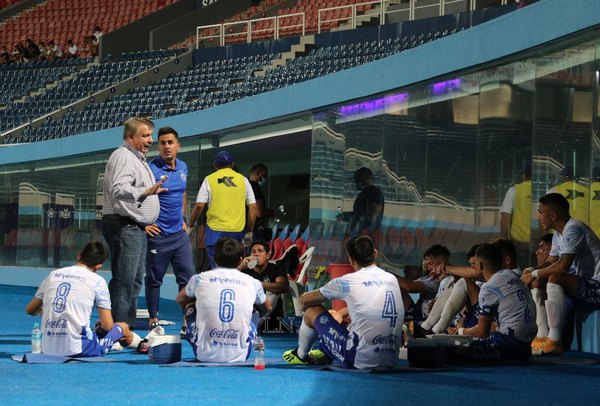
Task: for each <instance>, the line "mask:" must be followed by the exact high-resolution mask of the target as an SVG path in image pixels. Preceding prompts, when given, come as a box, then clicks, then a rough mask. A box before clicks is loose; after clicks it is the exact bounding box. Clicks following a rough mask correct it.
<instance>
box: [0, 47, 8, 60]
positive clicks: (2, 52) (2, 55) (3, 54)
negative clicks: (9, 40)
mask: <svg viewBox="0 0 600 406" xmlns="http://www.w3.org/2000/svg"><path fill="white" fill-rule="evenodd" d="M9 62H10V54H9V53H8V51H7V50H6V47H5V46H4V45H2V46H0V63H9Z"/></svg>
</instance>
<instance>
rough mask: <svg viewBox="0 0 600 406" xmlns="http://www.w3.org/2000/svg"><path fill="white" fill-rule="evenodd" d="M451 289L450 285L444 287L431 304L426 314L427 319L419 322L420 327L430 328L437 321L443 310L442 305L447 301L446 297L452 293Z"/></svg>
mask: <svg viewBox="0 0 600 406" xmlns="http://www.w3.org/2000/svg"><path fill="white" fill-rule="evenodd" d="M452 290H453V289H452V287H449V288H446V289H445V290H444V291H443V292H442V293H441V294H440V296H439V297H438V298H437V299H436V300H435V303H434V304H433V307H432V308H431V311H430V312H429V316H427V319H426V320H425V321H424V322H423V323H421V327H422V328H423V330H431V328H432V327H433V326H434V325H435V323H437V322H438V320H439V319H440V315H441V314H442V311H443V310H444V306H445V304H446V302H447V301H448V297H449V296H450V294H451V293H452Z"/></svg>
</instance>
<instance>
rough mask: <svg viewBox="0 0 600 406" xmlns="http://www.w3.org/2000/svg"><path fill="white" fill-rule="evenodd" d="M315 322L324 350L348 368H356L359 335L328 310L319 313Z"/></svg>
mask: <svg viewBox="0 0 600 406" xmlns="http://www.w3.org/2000/svg"><path fill="white" fill-rule="evenodd" d="M313 324H314V326H315V330H317V332H318V333H319V338H320V340H321V349H322V350H323V352H325V353H326V354H327V355H329V356H330V357H331V358H333V359H334V360H337V361H339V362H341V363H342V364H343V365H344V366H345V367H346V368H354V359H355V357H356V348H357V347H358V336H357V335H356V334H354V333H350V332H349V331H348V330H347V329H346V327H344V326H342V325H341V324H340V323H338V322H337V321H336V320H335V319H334V318H333V316H332V315H331V313H329V312H328V311H324V312H322V313H321V314H319V315H318V316H317V318H316V319H315V321H314V323H313Z"/></svg>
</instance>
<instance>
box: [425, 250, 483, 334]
mask: <svg viewBox="0 0 600 406" xmlns="http://www.w3.org/2000/svg"><path fill="white" fill-rule="evenodd" d="M477 247H479V244H477V245H474V246H472V247H471V248H469V251H468V252H467V258H468V261H469V267H458V266H450V265H447V266H441V267H439V268H438V269H439V270H440V271H441V272H444V273H447V274H451V275H455V277H457V278H459V279H458V280H457V281H456V282H455V283H454V287H453V288H452V290H451V291H450V294H449V296H448V298H447V300H445V301H443V302H442V301H440V302H439V303H438V302H436V303H435V304H434V305H433V308H432V311H431V313H430V314H429V316H428V317H427V319H426V320H425V321H424V322H423V323H421V326H420V329H418V328H417V331H418V332H417V333H416V335H417V336H424V335H427V334H430V333H435V334H440V333H445V332H446V331H447V329H448V327H449V326H450V324H451V323H452V320H454V318H455V316H456V315H457V314H458V312H460V311H461V310H462V309H463V308H464V307H465V306H467V312H466V314H469V315H471V314H472V313H474V309H473V308H474V306H475V305H476V304H477V298H478V296H479V286H480V285H481V282H480V281H478V280H476V279H475V278H474V277H475V276H476V275H478V272H477V271H476V270H475V268H474V267H475V262H476V261H475V251H476V250H477ZM440 307H441V309H440ZM471 319H472V318H471V317H467V318H466V319H465V320H463V322H462V323H463V324H464V323H465V322H466V323H467V324H466V325H467V326H470V324H469V320H471Z"/></svg>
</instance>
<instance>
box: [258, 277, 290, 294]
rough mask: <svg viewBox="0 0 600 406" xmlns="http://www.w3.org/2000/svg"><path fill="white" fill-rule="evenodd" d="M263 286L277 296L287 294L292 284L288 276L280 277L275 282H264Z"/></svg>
mask: <svg viewBox="0 0 600 406" xmlns="http://www.w3.org/2000/svg"><path fill="white" fill-rule="evenodd" d="M262 286H263V288H264V289H265V290H268V291H269V292H273V293H276V294H280V293H287V291H288V290H289V289H290V283H289V281H288V278H287V277H286V276H278V277H277V278H276V279H275V282H263V283H262Z"/></svg>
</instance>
